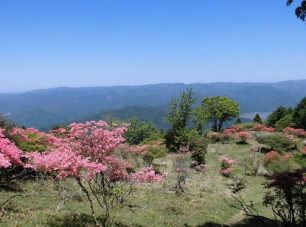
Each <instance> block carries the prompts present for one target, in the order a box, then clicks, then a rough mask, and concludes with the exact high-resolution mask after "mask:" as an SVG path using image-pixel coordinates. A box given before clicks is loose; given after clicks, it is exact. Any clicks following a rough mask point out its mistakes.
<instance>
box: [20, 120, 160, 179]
mask: <svg viewBox="0 0 306 227" xmlns="http://www.w3.org/2000/svg"><path fill="white" fill-rule="evenodd" d="M126 130H127V127H126V125H123V126H121V127H115V128H114V127H111V126H109V125H108V124H107V123H106V122H104V121H97V122H96V121H90V122H86V123H79V124H77V123H73V124H71V125H70V126H69V127H68V128H67V129H57V130H55V131H52V132H51V133H52V135H53V136H55V135H56V136H58V138H57V139H58V141H60V144H59V146H57V147H56V148H55V149H52V150H50V151H48V152H44V153H37V152H34V153H30V154H27V155H26V158H27V160H28V163H27V165H26V167H27V168H31V169H34V170H36V171H43V172H46V173H54V174H56V175H57V177H58V178H60V179H63V178H66V177H69V176H74V177H83V178H85V179H87V180H91V179H93V178H94V177H95V176H96V175H97V174H99V173H102V172H103V173H104V174H105V175H106V176H107V177H108V179H109V180H110V181H127V180H131V175H130V174H129V172H131V171H130V170H131V169H132V168H133V167H132V165H131V164H130V163H129V162H127V161H126V160H125V159H122V158H121V157H119V156H118V155H116V154H115V151H116V149H117V148H120V147H121V148H122V147H123V148H124V147H126V148H128V149H129V151H130V152H136V153H142V152H143V151H144V147H141V146H139V147H133V149H131V148H130V147H129V146H125V145H122V143H123V142H124V140H125V139H124V137H123V134H124V132H125V131H126ZM58 141H56V143H58ZM142 172H144V170H142V171H140V173H137V174H135V176H134V178H133V179H137V178H135V177H136V176H142V175H141V173H142ZM146 176H147V177H150V176H152V171H148V172H147V173H146ZM158 177H159V176H158V175H157V176H156V177H155V178H154V177H153V178H152V179H151V180H150V182H152V181H154V180H156V181H159V178H158ZM142 181H143V180H139V182H142Z"/></svg>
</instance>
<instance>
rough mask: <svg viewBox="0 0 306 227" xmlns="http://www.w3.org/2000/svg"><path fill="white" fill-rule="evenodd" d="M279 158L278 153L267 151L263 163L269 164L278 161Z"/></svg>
mask: <svg viewBox="0 0 306 227" xmlns="http://www.w3.org/2000/svg"><path fill="white" fill-rule="evenodd" d="M280 158H281V156H280V154H279V152H278V151H269V152H268V153H267V154H266V155H265V158H264V160H265V163H271V162H274V161H276V160H279V159H280Z"/></svg>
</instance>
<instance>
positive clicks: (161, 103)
mask: <svg viewBox="0 0 306 227" xmlns="http://www.w3.org/2000/svg"><path fill="white" fill-rule="evenodd" d="M187 87H191V88H193V90H194V92H195V98H196V99H197V102H198V103H200V101H201V100H202V99H203V98H204V97H207V96H214V95H222V96H228V97H230V98H232V99H234V100H235V101H237V102H239V103H240V107H241V113H242V114H243V115H244V116H246V115H248V113H256V112H265V113H269V112H272V111H273V110H274V109H275V108H276V107H278V106H279V105H284V106H287V107H290V106H292V107H293V106H295V105H296V104H297V103H298V102H299V101H300V99H302V98H303V97H304V96H306V80H298V81H283V82H277V83H208V84H203V83H196V84H179V83H173V84H171V83H170V84H153V85H141V86H113V87H86V88H64V87H63V88H52V89H44V90H35V91H29V92H24V93H18V94H0V113H9V114H10V115H9V117H10V118H11V119H12V120H13V121H15V122H16V123H17V124H20V125H25V126H28V127H30V126H31V127H36V128H38V129H43V130H47V129H50V128H51V127H52V126H54V125H56V124H60V123H65V122H72V121H75V120H80V119H84V120H85V119H86V120H90V119H96V120H97V119H100V117H101V118H103V117H105V116H107V115H110V114H113V115H115V116H114V117H116V116H117V117H120V118H122V119H123V120H126V119H129V118H131V117H133V116H137V117H139V118H141V119H143V120H151V121H152V122H153V123H155V124H156V125H158V126H159V127H166V125H167V124H166V123H165V121H164V119H163V118H164V117H165V116H166V111H167V105H168V103H169V102H170V100H171V98H172V97H174V96H178V95H179V94H180V93H181V92H182V91H183V90H184V89H186V88H187Z"/></svg>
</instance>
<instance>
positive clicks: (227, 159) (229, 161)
mask: <svg viewBox="0 0 306 227" xmlns="http://www.w3.org/2000/svg"><path fill="white" fill-rule="evenodd" d="M219 161H220V162H221V163H226V164H227V165H234V164H235V163H236V161H235V160H234V159H231V158H230V157H227V156H221V157H220V159H219Z"/></svg>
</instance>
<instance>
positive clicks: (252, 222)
mask: <svg viewBox="0 0 306 227" xmlns="http://www.w3.org/2000/svg"><path fill="white" fill-rule="evenodd" d="M275 224H276V223H275V222H274V221H273V220H259V219H258V218H245V219H244V220H242V221H241V222H238V223H235V224H227V225H226V224H219V223H215V222H206V223H204V224H200V225H197V226H196V227H258V226H263V227H275ZM185 226H186V227H189V225H185Z"/></svg>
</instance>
